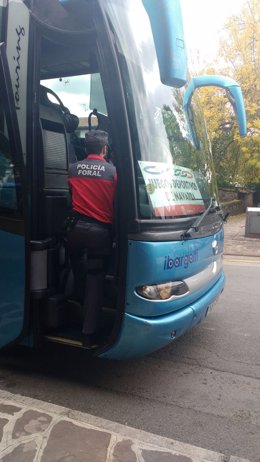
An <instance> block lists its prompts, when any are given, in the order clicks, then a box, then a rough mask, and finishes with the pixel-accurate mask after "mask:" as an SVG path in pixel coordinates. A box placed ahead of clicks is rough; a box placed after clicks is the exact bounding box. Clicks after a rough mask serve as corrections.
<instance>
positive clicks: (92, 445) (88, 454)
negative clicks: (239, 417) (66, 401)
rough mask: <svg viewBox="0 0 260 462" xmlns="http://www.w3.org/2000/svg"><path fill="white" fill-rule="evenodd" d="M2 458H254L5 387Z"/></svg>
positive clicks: (92, 461)
mask: <svg viewBox="0 0 260 462" xmlns="http://www.w3.org/2000/svg"><path fill="white" fill-rule="evenodd" d="M0 461H1V462H248V461H246V460H245V459H241V458H237V457H233V456H231V457H226V456H225V455H224V454H219V453H216V452H213V451H208V450H205V449H202V448H198V447H195V446H191V445H188V444H183V443H180V442H178V441H175V440H171V439H168V438H163V437H160V436H157V435H154V434H151V433H147V432H144V431H141V430H135V429H134V428H130V427H127V426H125V425H121V424H117V423H115V422H111V421H108V420H105V419H101V418H98V417H94V416H92V415H90V414H85V413H82V412H78V411H73V410H71V409H67V408H64V407H61V406H56V405H54V404H50V403H46V402H43V401H39V400H35V399H31V398H26V397H23V396H20V395H13V394H11V393H9V392H5V391H0Z"/></svg>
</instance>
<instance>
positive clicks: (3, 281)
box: [0, 231, 25, 347]
mask: <svg viewBox="0 0 260 462" xmlns="http://www.w3.org/2000/svg"><path fill="white" fill-rule="evenodd" d="M24 241H25V240H24V237H23V236H19V235H15V234H12V233H8V232H5V231H0V273H1V278H0V293H1V297H0V320H1V321H0V347H2V346H5V345H7V344H8V343H10V342H12V341H13V340H15V339H16V338H17V337H19V335H20V333H21V331H22V328H23V322H24V298H25V258H24V249H25V242H24Z"/></svg>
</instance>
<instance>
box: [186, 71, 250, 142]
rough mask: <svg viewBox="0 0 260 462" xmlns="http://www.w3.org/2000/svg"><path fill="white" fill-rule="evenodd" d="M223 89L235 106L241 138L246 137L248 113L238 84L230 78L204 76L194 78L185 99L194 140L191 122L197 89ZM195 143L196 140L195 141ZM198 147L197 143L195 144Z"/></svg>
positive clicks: (193, 135)
mask: <svg viewBox="0 0 260 462" xmlns="http://www.w3.org/2000/svg"><path fill="white" fill-rule="evenodd" d="M213 86H215V87H221V88H224V89H225V90H226V92H227V96H228V99H229V101H230V103H231V104H232V106H233V109H234V112H235V115H236V118H237V123H238V128H239V133H240V136H246V134H247V127H246V112H245V106H244V100H243V95H242V91H241V88H240V86H239V85H238V83H237V82H236V81H235V80H233V79H230V78H227V77H223V76H221V75H202V76H199V77H193V78H192V79H191V81H190V83H189V85H188V87H187V89H186V92H185V94H184V99H183V108H184V112H185V114H186V117H187V121H188V124H189V126H190V128H191V134H192V138H194V137H196V133H195V134H194V133H192V132H193V130H192V127H191V126H192V121H191V99H192V95H193V93H194V91H195V90H196V88H201V87H213ZM193 141H194V140H193ZM194 144H195V145H196V142H195V143H194Z"/></svg>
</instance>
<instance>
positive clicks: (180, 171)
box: [0, 0, 246, 359]
mask: <svg viewBox="0 0 260 462" xmlns="http://www.w3.org/2000/svg"><path fill="white" fill-rule="evenodd" d="M0 41H1V44H0V289H1V290H0V294H1V295H0V346H1V347H5V346H7V345H12V344H15V343H18V344H23V345H28V346H32V347H44V346H45V345H49V344H53V343H59V344H64V345H68V346H71V347H77V348H82V344H81V341H80V332H81V323H82V312H81V306H80V304H79V303H78V301H77V299H76V298H75V296H74V290H73V278H72V273H71V270H70V262H69V258H68V255H67V247H66V236H65V233H64V220H65V218H66V216H67V215H68V212H69V210H70V196H69V190H68V184H67V172H68V165H69V163H71V162H74V161H76V160H77V159H81V158H83V157H84V156H85V150H84V135H85V132H86V131H87V130H90V129H92V130H94V129H96V128H97V127H99V128H100V129H103V130H107V131H108V132H109V137H110V148H111V153H112V154H113V162H114V163H115V165H116V168H117V172H118V191H117V198H116V206H115V208H116V217H115V239H114V244H113V249H112V254H111V256H110V266H109V269H108V271H107V274H106V287H105V293H104V303H103V310H102V317H101V320H100V327H99V333H98V346H97V348H96V349H95V350H94V351H92V352H91V354H92V355H96V356H99V357H102V358H115V359H124V358H131V357H137V356H140V355H144V354H148V353H150V352H152V351H154V350H156V349H159V348H162V347H163V346H165V345H167V344H169V343H170V342H172V341H173V340H174V339H176V338H177V337H179V336H180V335H182V334H183V333H184V332H186V331H187V330H189V329H191V328H192V327H193V326H195V325H196V324H198V323H200V322H201V321H203V320H204V319H205V317H206V316H207V313H208V311H209V310H210V308H211V307H212V305H213V304H214V302H215V301H216V299H217V298H218V296H219V295H220V294H221V292H222V290H223V288H224V280H225V277H224V273H223V268H222V252H223V238H224V233H223V216H222V213H221V210H220V208H219V203H218V192H217V185H216V178H215V173H214V165H213V160H212V154H211V150H210V143H209V139H208V135H207V131H206V127H205V122H204V118H203V112H202V109H201V106H200V102H199V99H198V95H197V92H195V90H196V89H197V88H199V87H201V86H205V85H216V86H218V87H221V88H225V89H226V91H227V94H228V96H229V99H230V102H231V104H232V105H233V107H234V111H235V114H236V117H237V121H238V125H239V130H240V134H241V135H242V136H244V135H245V134H246V119H245V112H244V106H243V99H242V95H241V90H240V87H239V86H238V84H237V83H236V82H234V81H233V80H231V79H228V78H224V77H218V76H202V77H196V78H193V79H190V80H188V79H189V78H188V77H187V76H188V74H187V59H186V48H185V41H184V37H183V31H182V17H181V9H180V4H179V2H178V1H176V0H154V1H153V2H152V1H149V0H44V1H43V0H0ZM86 354H87V352H86ZM89 354H90V353H89Z"/></svg>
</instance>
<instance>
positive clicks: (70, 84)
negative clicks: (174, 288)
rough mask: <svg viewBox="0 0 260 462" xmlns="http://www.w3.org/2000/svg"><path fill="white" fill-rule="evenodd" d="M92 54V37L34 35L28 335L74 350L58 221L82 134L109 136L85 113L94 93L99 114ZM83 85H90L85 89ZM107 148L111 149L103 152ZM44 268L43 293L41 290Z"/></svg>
mask: <svg viewBox="0 0 260 462" xmlns="http://www.w3.org/2000/svg"><path fill="white" fill-rule="evenodd" d="M97 48H98V47H97V42H96V38H95V34H94V33H93V32H92V31H90V32H87V33H84V34H79V36H78V35H77V34H71V33H67V34H66V33H64V32H59V33H57V31H55V32H54V33H51V34H50V33H49V31H48V33H47V34H44V33H43V34H41V35H40V38H39V41H38V49H40V52H38V49H37V46H36V49H35V54H36V55H37V59H36V60H35V62H36V63H37V62H39V69H40V73H39V79H38V88H36V94H38V102H39V104H38V111H39V117H38V120H39V124H38V128H37V124H36V133H35V134H34V140H35V141H34V143H32V146H33V147H34V148H33V150H32V153H31V157H32V163H31V164H30V165H31V175H32V176H33V182H32V184H33V188H32V191H31V193H32V198H33V199H32V204H33V208H32V216H31V231H30V232H31V236H32V239H31V250H32V260H31V263H32V264H31V294H32V298H33V299H34V303H33V305H36V306H37V307H38V310H36V311H38V316H36V321H35V324H36V326H35V329H34V331H35V332H37V333H38V334H39V333H40V335H37V338H38V339H41V341H42V340H44V341H48V342H58V343H66V344H72V345H75V346H80V345H81V341H80V338H81V326H82V320H83V313H82V308H81V303H80V302H81V300H79V299H78V298H77V297H75V294H74V283H73V275H72V271H71V267H70V261H69V256H68V250H67V245H66V230H65V226H64V223H65V222H66V217H67V216H68V214H69V211H70V209H71V203H70V193H69V189H68V184H67V174H68V165H69V163H73V162H76V161H77V160H80V159H82V158H84V157H85V156H86V153H85V145H84V139H85V138H84V137H85V132H86V131H87V130H90V129H96V128H99V129H102V130H106V131H108V132H109V133H110V127H109V118H108V114H107V113H103V114H102V113H101V112H99V107H96V108H92V109H91V108H90V107H89V102H90V99H91V97H92V96H91V95H90V92H91V90H92V91H93V87H94V89H95V88H98V90H97V92H96V94H97V93H98V92H99V93H100V94H99V95H98V94H97V98H98V97H100V101H101V106H102V110H103V112H106V103H105V99H104V93H103V88H102V84H101V78H100V71H99V67H100V66H99V57H98V56H99V54H98V49H97ZM36 73H37V71H36ZM91 77H92V79H91ZM90 80H93V82H94V83H93V82H92V83H91V84H90ZM95 82H96V86H95ZM57 88H58V89H57ZM63 98H65V99H63ZM75 102H76V104H74V106H77V107H76V110H77V108H79V109H81V114H79V113H76V114H73V109H72V108H71V106H73V104H71V103H75ZM67 103H68V104H67ZM70 104H71V106H70ZM87 106H88V107H87ZM93 109H94V110H93ZM75 112H76V111H75ZM37 131H38V133H37ZM111 149H113V146H112V144H111V146H110V154H111ZM113 154H114V153H113ZM36 210H38V211H39V210H40V211H41V212H40V214H39V213H34V211H36ZM115 228H116V227H115ZM117 248H118V245H117V242H116V238H115V241H114V244H113V248H112V250H111V255H110V256H109V264H108V268H107V273H106V277H105V290H104V305H103V309H102V315H101V319H100V327H99V330H98V338H97V343H98V344H99V345H104V344H106V343H107V342H108V341H109V340H110V339H112V337H113V335H112V334H113V333H114V332H115V328H116V322H115V321H116V320H117V319H119V317H118V316H116V315H117V314H119V313H118V310H117V308H116V307H117V283H116V273H117V270H116V260H117V259H116V252H117ZM46 254H47V259H46ZM42 259H43V260H42ZM44 265H45V266H46V273H47V287H44V284H43V275H42V274H43V266H44ZM82 289H84V288H82ZM82 297H83V294H82ZM34 309H35V308H34Z"/></svg>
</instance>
